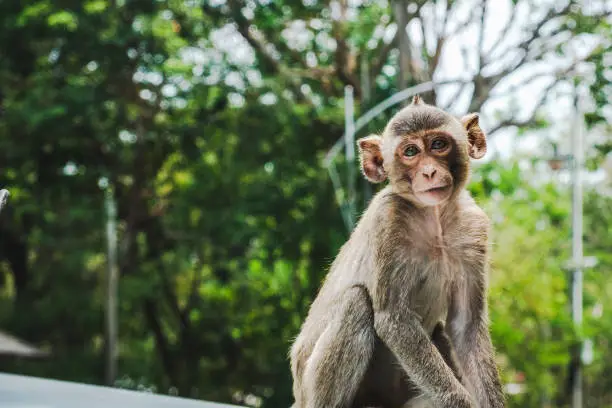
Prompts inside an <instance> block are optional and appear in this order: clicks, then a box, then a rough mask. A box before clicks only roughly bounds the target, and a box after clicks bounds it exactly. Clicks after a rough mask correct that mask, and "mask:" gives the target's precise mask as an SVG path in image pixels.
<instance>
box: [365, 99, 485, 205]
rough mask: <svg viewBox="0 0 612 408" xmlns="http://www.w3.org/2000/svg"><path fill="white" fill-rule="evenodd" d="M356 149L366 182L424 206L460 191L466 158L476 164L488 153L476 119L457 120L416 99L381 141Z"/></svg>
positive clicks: (367, 141) (370, 141)
mask: <svg viewBox="0 0 612 408" xmlns="http://www.w3.org/2000/svg"><path fill="white" fill-rule="evenodd" d="M357 143H358V146H359V153H360V159H361V168H362V171H363V174H364V175H365V177H366V178H367V179H368V180H369V181H371V182H373V183H380V182H382V181H384V180H386V179H389V181H390V183H391V184H392V185H393V189H394V191H395V192H396V193H398V194H400V195H401V196H403V197H405V198H406V199H408V200H410V201H416V202H418V203H419V204H420V205H425V206H432V205H438V204H441V203H443V202H445V201H447V200H449V199H451V198H452V197H453V196H454V195H455V193H456V192H458V191H459V190H460V189H461V188H463V187H464V185H465V183H466V182H467V178H468V173H469V161H470V160H469V159H470V157H471V158H473V159H479V158H481V157H483V156H484V154H485V153H486V149H487V145H486V138H485V134H484V132H483V131H482V130H481V129H480V126H479V124H478V115H477V114H475V113H472V114H468V115H466V116H464V117H463V118H461V120H458V119H457V118H455V117H454V116H452V115H450V114H448V113H446V112H444V111H443V110H441V109H438V108H436V107H434V106H430V105H427V104H425V103H424V102H422V101H421V99H420V98H418V97H415V99H413V102H412V104H411V105H409V106H407V107H406V108H404V109H402V110H401V111H400V112H398V113H397V114H396V115H395V116H394V117H393V119H391V121H389V123H388V124H387V126H386V128H385V132H384V135H383V137H380V136H378V135H370V136H367V137H364V138H361V139H359V140H358V142H357Z"/></svg>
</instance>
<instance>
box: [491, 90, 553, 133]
mask: <svg viewBox="0 0 612 408" xmlns="http://www.w3.org/2000/svg"><path fill="white" fill-rule="evenodd" d="M560 81H561V78H556V79H555V80H554V81H552V82H551V83H550V84H549V85H548V86H547V87H546V88H544V90H543V91H542V95H541V96H540V98H539V100H538V102H537V103H536V105H535V107H534V108H533V111H532V112H531V115H529V117H528V118H526V119H523V120H518V119H516V118H514V117H512V118H507V119H504V120H502V121H501V122H499V123H497V125H495V126H494V127H493V128H491V129H490V130H489V132H488V133H489V135H492V134H493V133H495V132H497V131H498V130H500V129H502V128H506V127H509V126H516V127H529V126H533V125H535V124H536V114H537V112H538V110H539V109H540V108H541V107H542V106H543V105H544V102H545V101H546V97H547V96H548V93H549V92H550V91H551V90H552V89H553V88H554V87H555V85H557V84H558V83H559V82H560Z"/></svg>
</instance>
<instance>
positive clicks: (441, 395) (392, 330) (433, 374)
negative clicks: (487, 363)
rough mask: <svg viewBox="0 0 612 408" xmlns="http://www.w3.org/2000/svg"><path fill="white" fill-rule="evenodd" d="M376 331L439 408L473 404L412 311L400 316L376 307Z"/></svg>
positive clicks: (471, 407) (468, 406) (410, 375)
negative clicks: (402, 317)
mask: <svg viewBox="0 0 612 408" xmlns="http://www.w3.org/2000/svg"><path fill="white" fill-rule="evenodd" d="M374 326H375V329H376V333H377V334H378V336H379V337H380V339H381V340H382V341H383V342H384V343H385V344H386V345H387V347H388V348H389V349H390V350H391V352H392V353H393V354H394V355H395V357H396V358H397V361H398V362H399V363H400V365H401V366H402V368H403V369H404V370H405V371H406V373H407V374H408V376H409V377H410V380H411V381H412V382H414V384H415V385H416V386H417V387H418V388H419V389H420V390H422V391H423V392H424V393H425V395H426V396H427V397H429V398H431V399H432V401H433V402H434V403H435V405H436V406H439V407H440V408H473V407H474V402H473V400H472V397H471V396H470V394H469V393H468V391H467V390H466V389H465V387H464V386H463V385H462V384H461V383H460V382H459V381H458V380H457V378H455V374H454V373H453V371H452V370H451V368H450V367H449V366H448V365H447V364H446V362H445V361H444V359H443V358H442V356H441V355H440V353H439V352H438V350H437V349H436V347H435V346H434V344H433V342H432V341H431V338H430V336H428V335H427V333H426V332H425V330H424V329H423V327H422V325H421V320H420V318H419V317H418V316H417V315H416V314H413V313H408V315H407V316H406V317H405V318H404V319H402V320H400V319H398V318H397V317H396V316H395V315H392V314H390V313H389V312H387V311H377V312H376V314H375V318H374Z"/></svg>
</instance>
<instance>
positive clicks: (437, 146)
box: [431, 139, 448, 150]
mask: <svg viewBox="0 0 612 408" xmlns="http://www.w3.org/2000/svg"><path fill="white" fill-rule="evenodd" d="M446 146H448V142H447V141H446V140H444V139H436V140H434V141H433V142H431V148H432V150H442V149H445V148H446Z"/></svg>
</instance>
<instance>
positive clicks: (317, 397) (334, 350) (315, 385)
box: [300, 286, 376, 408]
mask: <svg viewBox="0 0 612 408" xmlns="http://www.w3.org/2000/svg"><path fill="white" fill-rule="evenodd" d="M375 345H376V334H375V331H374V313H373V310H372V302H371V301H370V296H369V294H368V292H367V290H366V289H365V288H364V287H362V286H353V287H351V288H349V289H347V290H346V291H345V292H344V293H343V294H342V299H341V303H340V308H339V309H338V311H337V312H336V315H335V316H334V319H332V321H331V322H330V323H329V324H328V325H327V327H326V328H325V330H324V331H323V333H322V334H321V336H320V338H319V339H318V340H317V343H316V345H315V346H314V348H313V350H312V353H311V355H310V357H309V358H308V361H307V362H306V366H305V367H304V372H303V377H302V386H303V393H302V394H301V395H302V396H303V401H302V403H301V404H300V406H303V407H307V408H320V407H346V406H349V405H350V404H351V401H352V400H353V399H354V398H355V395H356V393H357V390H358V388H359V385H360V384H361V381H362V379H363V377H364V376H365V373H366V371H367V368H368V366H369V363H370V360H371V358H372V355H373V354H374V348H375Z"/></svg>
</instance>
